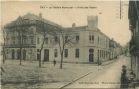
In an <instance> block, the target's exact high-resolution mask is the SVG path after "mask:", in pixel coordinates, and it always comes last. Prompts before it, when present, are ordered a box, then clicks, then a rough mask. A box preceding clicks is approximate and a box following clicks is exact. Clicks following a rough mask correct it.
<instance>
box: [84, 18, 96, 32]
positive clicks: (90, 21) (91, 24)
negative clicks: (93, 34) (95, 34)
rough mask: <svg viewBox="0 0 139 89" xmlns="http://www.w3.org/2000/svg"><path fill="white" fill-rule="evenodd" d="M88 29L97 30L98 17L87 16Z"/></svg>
mask: <svg viewBox="0 0 139 89" xmlns="http://www.w3.org/2000/svg"><path fill="white" fill-rule="evenodd" d="M87 21H88V28H89V29H91V30H96V29H97V28H98V16H88V17H87Z"/></svg>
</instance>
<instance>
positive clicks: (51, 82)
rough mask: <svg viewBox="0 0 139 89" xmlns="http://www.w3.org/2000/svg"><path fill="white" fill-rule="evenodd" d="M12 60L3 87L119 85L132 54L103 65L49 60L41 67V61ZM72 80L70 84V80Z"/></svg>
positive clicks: (5, 66)
mask: <svg viewBox="0 0 139 89" xmlns="http://www.w3.org/2000/svg"><path fill="white" fill-rule="evenodd" d="M18 63H19V61H18V60H13V61H11V60H8V61H7V62H6V64H4V65H2V66H3V67H4V69H5V71H6V73H3V75H2V89H7V88H8V89H19V88H20V89H23V88H118V87H119V85H120V74H121V66H122V65H128V64H129V58H128V57H125V56H120V57H119V59H118V60H113V61H112V62H110V63H109V62H107V63H104V64H102V66H97V65H95V64H72V63H64V65H63V67H64V68H63V69H59V64H56V66H55V67H54V66H53V64H52V63H45V64H44V65H43V66H42V68H38V67H37V66H38V62H31V61H30V62H29V61H23V65H21V66H20V65H18ZM69 83H70V84H69ZM17 84H18V85H17Z"/></svg>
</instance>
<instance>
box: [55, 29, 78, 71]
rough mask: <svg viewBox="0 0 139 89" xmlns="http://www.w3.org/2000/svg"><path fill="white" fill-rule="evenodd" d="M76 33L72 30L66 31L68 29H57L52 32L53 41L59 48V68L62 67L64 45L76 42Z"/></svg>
mask: <svg viewBox="0 0 139 89" xmlns="http://www.w3.org/2000/svg"><path fill="white" fill-rule="evenodd" d="M76 35H77V33H76V32H75V31H74V32H73V31H68V30H63V29H59V30H58V29H57V30H56V31H55V32H54V38H55V41H54V42H55V43H56V44H58V46H59V49H60V56H61V60H60V69H62V68H63V57H64V50H65V47H66V46H72V45H73V44H76V43H77V41H76V39H75V38H76Z"/></svg>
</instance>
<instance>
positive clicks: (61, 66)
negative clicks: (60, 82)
mask: <svg viewBox="0 0 139 89" xmlns="http://www.w3.org/2000/svg"><path fill="white" fill-rule="evenodd" d="M62 68H63V53H62V54H61V62H60V69H62Z"/></svg>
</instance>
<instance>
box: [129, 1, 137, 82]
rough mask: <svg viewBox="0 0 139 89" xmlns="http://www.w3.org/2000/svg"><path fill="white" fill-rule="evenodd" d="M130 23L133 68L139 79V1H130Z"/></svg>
mask: <svg viewBox="0 0 139 89" xmlns="http://www.w3.org/2000/svg"><path fill="white" fill-rule="evenodd" d="M128 17H129V23H130V27H129V28H130V30H131V32H132V37H131V38H132V39H131V41H130V48H129V50H130V54H131V69H132V70H133V72H134V73H135V74H136V79H137V80H139V1H129V14H128Z"/></svg>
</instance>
